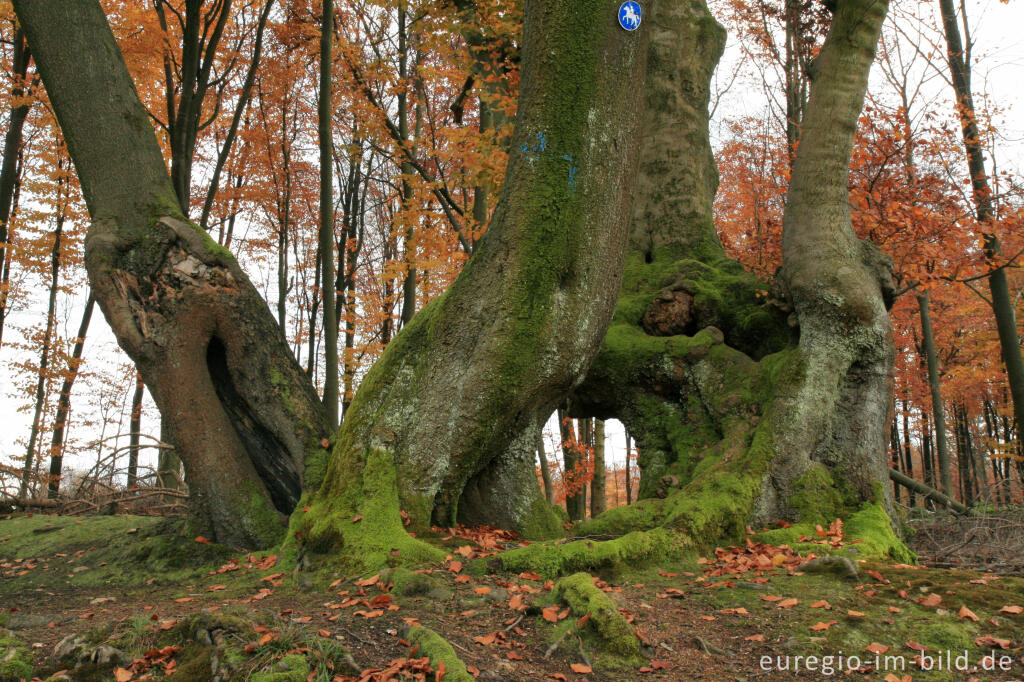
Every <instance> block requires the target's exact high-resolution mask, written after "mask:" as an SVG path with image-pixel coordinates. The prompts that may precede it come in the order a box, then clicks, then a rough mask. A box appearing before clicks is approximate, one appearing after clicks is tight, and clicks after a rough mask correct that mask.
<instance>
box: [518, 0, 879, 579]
mask: <svg viewBox="0 0 1024 682" xmlns="http://www.w3.org/2000/svg"><path fill="white" fill-rule="evenodd" d="M885 12H886V3H884V2H876V1H874V0H840V2H838V3H837V9H836V13H835V15H834V20H833V25H832V28H831V31H830V33H829V35H828V38H827V40H826V42H825V45H824V47H823V48H822V51H821V53H820V56H819V57H818V58H817V61H816V64H815V69H814V73H815V80H814V84H813V88H812V91H811V95H810V99H809V101H808V104H807V107H806V110H805V115H804V120H803V124H802V129H801V134H800V140H801V141H800V146H799V150H798V152H797V156H796V158H795V160H794V166H793V175H792V181H791V186H790V191H789V195H788V197H787V206H786V212H785V219H784V240H783V241H784V243H783V267H782V269H781V271H780V273H779V274H778V276H777V277H776V281H775V283H774V284H773V285H772V287H771V293H770V294H769V293H768V292H767V291H764V290H766V289H768V287H767V286H766V285H764V284H762V283H760V282H758V281H757V280H756V279H755V278H754V277H753V276H752V275H749V274H747V273H745V272H744V271H743V269H742V268H741V267H740V266H739V265H738V264H737V263H735V262H734V261H731V260H729V259H728V258H726V256H725V253H724V251H723V249H722V247H721V244H720V242H719V240H718V238H717V235H716V233H715V230H714V225H713V222H712V212H711V207H712V199H713V196H714V193H715V190H716V187H717V173H716V169H715V165H714V161H713V158H712V155H711V149H710V145H709V142H708V133H707V124H708V118H707V105H708V98H709V82H710V77H711V74H712V71H713V69H714V67H715V64H716V63H717V60H718V58H719V56H720V53H721V50H722V46H723V43H724V38H725V35H724V31H723V30H722V29H721V27H720V26H719V25H718V24H717V23H716V22H715V21H714V20H713V19H712V17H711V16H710V14H709V13H708V11H707V8H706V7H705V5H704V2H703V0H685V1H683V2H675V3H662V4H660V5H659V6H658V8H657V9H656V10H654V11H653V12H650V15H651V16H650V21H651V22H652V24H654V25H655V26H656V27H657V28H656V30H653V31H652V34H651V46H650V56H649V63H650V64H651V72H650V73H649V74H648V83H647V94H646V107H645V109H644V112H645V115H644V122H643V132H642V139H643V144H642V148H641V161H640V173H639V180H638V187H637V192H636V199H635V203H634V207H633V218H632V229H631V250H630V253H629V255H628V256H627V264H626V273H625V279H624V283H623V288H622V293H621V295H620V298H619V302H618V305H617V308H616V311H615V314H614V317H613V321H612V325H611V327H610V329H609V332H608V335H607V337H606V339H605V343H604V346H603V348H602V350H601V352H600V354H599V355H598V358H597V359H596V360H595V362H594V364H593V366H592V368H591V370H590V372H589V373H588V375H587V378H586V380H585V382H584V384H583V385H582V386H581V387H580V388H579V389H578V390H577V391H576V392H575V393H574V394H573V397H572V400H571V412H572V414H573V415H575V416H597V417H600V418H612V417H617V418H619V419H621V420H622V421H623V422H624V423H625V425H626V428H627V429H628V432H629V433H630V434H632V435H633V436H634V437H635V438H636V442H637V446H638V448H639V459H638V463H639V464H640V466H641V467H642V469H643V471H642V478H641V485H640V495H639V496H640V497H641V498H648V499H646V500H644V499H642V500H641V501H640V502H639V503H638V505H636V506H635V508H633V507H630V508H617V509H613V510H610V511H609V512H607V513H606V514H603V515H601V516H600V517H599V518H598V519H595V520H592V521H590V522H589V523H587V524H584V529H585V530H583V531H581V532H583V533H585V534H589V533H603V532H608V533H617V534H621V533H625V532H628V531H630V530H636V529H645V528H648V529H650V528H671V529H672V531H673V532H675V533H681V535H676V536H675V537H674V539H673V540H672V542H673V543H681V544H683V545H686V544H690V545H693V546H697V545H701V544H702V543H703V544H706V543H708V542H714V541H715V539H716V538H721V537H723V536H728V535H730V534H736V533H742V530H743V528H744V527H745V526H746V525H747V524H748V523H751V524H758V523H762V522H766V521H771V520H773V519H777V518H783V519H790V520H801V521H827V520H831V519H832V518H834V517H835V515H837V514H840V513H845V512H848V511H856V510H858V509H859V508H860V507H861V505H862V503H864V502H869V501H870V502H876V503H881V504H882V505H885V504H887V502H888V499H889V498H891V490H890V489H889V486H888V485H887V484H886V483H885V482H886V480H887V465H886V461H887V460H886V456H887V454H886V453H887V450H886V445H887V442H888V428H889V422H890V419H891V416H890V409H891V403H892V362H893V347H892V341H891V332H890V325H889V318H888V314H887V312H886V299H887V297H888V296H890V295H891V294H892V280H891V271H890V268H889V267H887V259H886V258H885V257H883V256H882V255H881V254H880V253H879V252H878V250H877V248H876V247H874V246H873V245H871V244H868V243H864V242H861V241H860V240H858V239H857V238H856V236H855V235H854V233H853V230H852V228H851V223H850V215H849V208H848V190H847V182H848V179H847V168H848V164H849V157H850V151H851V147H852V141H853V134H854V131H855V128H856V125H857V119H858V116H859V113H860V109H861V104H862V100H863V96H864V91H865V88H866V84H867V75H868V71H869V69H870V66H871V62H872V59H873V56H874V50H875V44H876V41H877V39H878V33H879V30H880V27H881V24H882V21H883V19H884V16H885ZM659 498H667V499H664V500H663V499H659ZM663 541H664V540H661V541H660V542H663ZM613 542H619V541H613ZM623 542H625V538H624V539H623ZM608 544H611V543H608ZM651 546H653V545H650V546H648V545H637V544H633V545H629V547H630V548H631V549H628V550H627V548H626V547H627V546H626V545H625V544H622V545H621V547H619V548H617V549H608V550H598V551H596V552H594V553H593V555H594V556H605V555H606V553H607V554H608V555H612V554H615V555H621V552H625V551H648V550H650V547H651ZM638 548H639V549H638ZM616 553H618V554H616ZM527 555H528V553H524V555H523V556H527ZM563 556H569V552H566V553H565V554H564V555H563ZM519 560H520V559H518V558H510V559H509V560H508V563H507V565H508V566H513V565H515V562H516V561H519ZM575 560H579V559H578V558H577V559H574V561H575ZM567 561H568V560H567ZM588 561H589V559H588ZM595 561H597V560H596V559H595ZM550 565H551V564H549V566H550ZM567 565H568V564H567Z"/></svg>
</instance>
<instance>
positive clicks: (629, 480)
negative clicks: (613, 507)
mask: <svg viewBox="0 0 1024 682" xmlns="http://www.w3.org/2000/svg"><path fill="white" fill-rule="evenodd" d="M631 441H632V439H631V438H630V437H629V432H627V433H626V504H627V505H630V504H633V474H632V472H631V471H630V466H629V461H630V460H631V459H632V451H633V445H632V442H631Z"/></svg>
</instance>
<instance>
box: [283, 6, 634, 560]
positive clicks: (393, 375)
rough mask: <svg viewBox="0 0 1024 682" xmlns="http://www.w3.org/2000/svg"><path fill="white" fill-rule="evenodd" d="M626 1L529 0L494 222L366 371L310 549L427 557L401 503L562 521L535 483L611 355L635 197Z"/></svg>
mask: <svg viewBox="0 0 1024 682" xmlns="http://www.w3.org/2000/svg"><path fill="white" fill-rule="evenodd" d="M619 4H620V3H619V2H617V0H549V1H548V2H543V3H540V2H536V3H529V4H528V6H527V8H526V18H525V27H524V37H523V76H522V88H521V94H520V104H519V113H518V118H517V121H516V131H515V135H514V140H513V148H512V153H511V157H510V159H509V167H508V171H507V176H506V180H505V183H504V189H503V193H502V196H501V198H500V200H499V202H498V207H497V209H496V211H495V215H494V217H493V218H492V220H491V223H490V227H489V229H488V231H487V233H486V235H485V236H484V237H483V239H482V240H481V241H480V242H479V244H478V246H477V248H476V250H475V252H474V254H473V256H472V258H470V260H469V261H468V262H467V264H466V266H465V268H464V269H463V271H462V273H461V274H460V275H459V277H458V279H457V280H456V281H455V282H454V283H453V285H452V286H451V287H450V288H449V289H448V290H447V291H446V292H445V293H444V294H443V295H442V296H441V297H440V298H438V299H437V300H435V301H433V302H432V303H431V304H430V305H428V306H427V307H426V308H425V309H424V310H423V311H421V312H420V313H419V314H417V315H416V317H415V318H413V320H412V321H411V322H410V323H409V324H408V325H407V326H406V327H405V328H404V329H403V330H402V332H401V333H400V334H398V335H397V336H396V337H395V339H394V340H393V341H392V342H391V344H389V346H388V348H387V349H386V351H385V353H384V355H383V356H382V357H381V359H380V360H379V361H378V362H377V363H376V365H374V367H373V369H372V370H371V371H370V372H369V373H368V375H367V376H366V378H365V379H364V380H363V383H362V385H361V386H360V388H359V391H358V393H357V395H356V397H355V400H354V402H353V403H352V406H351V407H350V409H349V411H348V414H347V415H346V419H345V422H344V423H343V424H342V427H341V430H340V431H339V435H338V439H337V443H336V445H335V447H334V451H333V453H332V458H331V460H330V464H329V468H328V472H327V476H326V477H325V479H324V482H323V485H322V487H321V488H320V490H319V492H318V493H317V494H316V495H315V497H314V498H313V499H312V504H311V506H312V508H311V511H309V512H308V513H303V512H301V511H300V512H297V516H296V518H295V519H294V526H295V533H294V534H293V537H295V538H297V539H299V540H300V542H301V544H302V546H303V548H304V550H305V551H307V552H313V553H328V552H333V551H343V552H345V553H346V554H347V555H348V556H350V557H353V558H355V559H358V560H361V561H363V562H365V563H372V562H373V561H375V560H380V559H381V558H382V557H386V556H387V555H388V551H389V550H395V551H396V552H398V553H399V554H403V553H404V555H406V556H408V555H410V554H419V553H422V554H431V553H430V551H429V549H428V548H427V546H426V545H423V544H420V543H418V542H416V541H414V540H412V539H411V538H409V536H408V535H406V533H405V530H404V529H403V527H402V521H401V517H400V516H399V514H398V512H399V509H401V510H402V511H404V512H406V513H407V514H408V515H409V517H410V520H411V523H410V529H411V530H415V531H416V532H422V530H423V528H424V527H426V526H428V525H430V524H431V523H433V524H438V525H441V526H449V525H452V524H454V523H456V522H457V521H461V522H465V523H480V522H486V523H490V524H493V525H500V526H504V527H507V528H515V529H518V530H520V531H521V532H523V533H524V534H525V535H527V536H530V537H536V536H543V535H550V534H554V533H557V532H558V531H559V530H560V525H559V523H558V519H557V516H556V515H555V514H554V513H553V510H552V509H551V507H550V506H549V505H547V503H546V502H545V501H544V498H543V497H542V495H541V493H540V488H539V486H538V485H537V478H536V470H535V469H534V464H533V462H534V452H535V445H536V434H537V430H538V429H539V428H540V427H541V425H542V424H543V422H544V421H545V420H546V419H547V417H548V416H549V415H550V414H551V413H552V411H553V410H554V409H555V407H556V406H557V405H558V404H559V403H560V402H561V401H562V400H564V398H565V396H566V394H567V393H568V392H569V391H570V390H572V389H573V388H574V387H575V386H576V385H577V384H578V383H579V381H580V379H581V378H582V376H583V374H584V372H585V371H586V369H587V367H588V365H589V363H590V361H591V359H592V358H593V357H594V355H595V354H596V353H597V350H598V349H599V348H600V344H601V341H602V339H603V338H604V335H605V331H606V329H607V324H608V319H609V317H610V315H611V312H612V309H613V307H614V304H615V299H616V294H617V292H618V287H619V282H620V278H621V273H622V256H623V253H624V247H625V244H626V226H627V222H628V221H627V215H628V209H629V206H630V203H631V198H632V196H633V179H634V176H635V168H636V158H637V153H636V150H637V141H636V131H637V123H638V120H637V119H638V117H637V116H636V112H637V111H639V110H640V107H641V104H642V98H641V96H640V95H641V92H642V85H643V80H644V74H645V57H646V54H647V50H646V36H647V27H646V26H644V27H642V28H641V29H640V30H639V31H636V32H632V33H629V32H626V31H623V30H622V29H621V28H619V26H618V24H617V22H616V13H617V10H618V7H619ZM356 516H361V517H362V519H361V521H359V522H358V523H353V522H352V519H353V518H354V517H356Z"/></svg>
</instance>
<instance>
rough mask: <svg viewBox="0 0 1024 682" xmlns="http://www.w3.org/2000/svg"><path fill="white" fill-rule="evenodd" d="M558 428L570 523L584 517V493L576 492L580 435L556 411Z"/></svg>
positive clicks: (565, 416)
mask: <svg viewBox="0 0 1024 682" xmlns="http://www.w3.org/2000/svg"><path fill="white" fill-rule="evenodd" d="M558 428H559V432H560V434H561V438H562V479H563V481H564V484H565V511H566V513H567V514H568V515H569V520H570V521H580V520H582V519H583V516H584V509H585V507H584V505H583V503H582V502H581V500H582V499H584V498H585V495H586V493H584V492H583V491H581V490H576V486H577V483H576V479H577V470H578V469H579V467H580V452H579V449H578V447H579V444H580V441H581V440H582V438H583V436H582V434H579V435H577V433H576V429H575V427H574V426H573V422H572V419H570V418H569V417H568V416H567V413H566V412H564V411H563V410H558Z"/></svg>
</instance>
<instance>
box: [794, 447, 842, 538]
mask: <svg viewBox="0 0 1024 682" xmlns="http://www.w3.org/2000/svg"><path fill="white" fill-rule="evenodd" d="M789 506H790V507H792V508H793V509H794V510H795V511H796V512H797V518H798V519H799V520H800V522H802V523H828V522H831V521H832V519H835V518H837V517H838V516H839V514H840V512H841V510H842V508H843V506H844V505H843V499H842V496H841V495H840V494H839V491H838V490H836V486H835V481H833V480H832V474H831V473H829V470H828V468H827V467H826V466H825V465H824V464H821V463H820V462H811V465H810V466H809V467H807V471H806V472H805V473H804V475H803V476H801V477H800V478H798V479H797V480H796V481H795V482H794V483H793V495H792V496H791V497H790V499H789Z"/></svg>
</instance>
